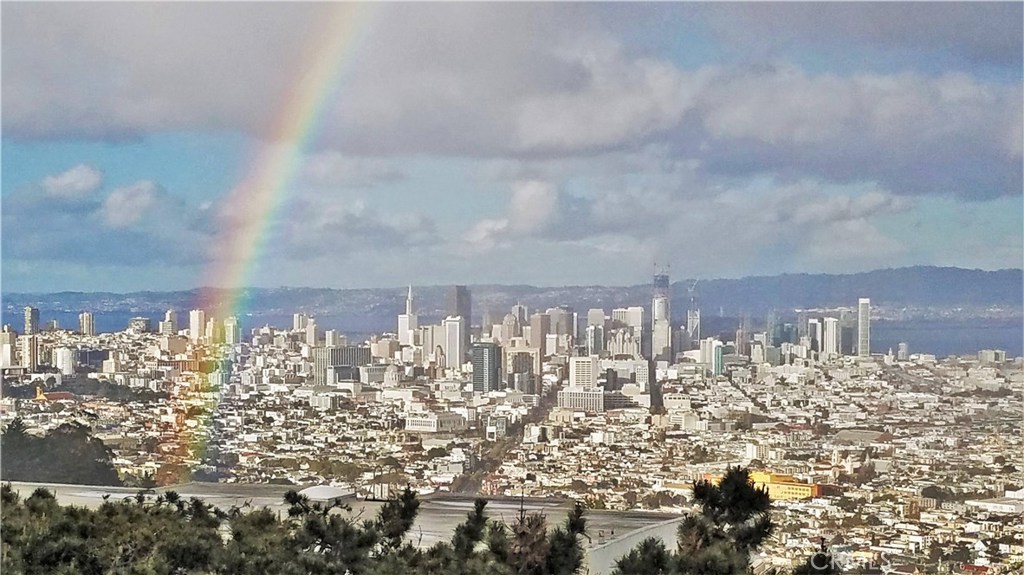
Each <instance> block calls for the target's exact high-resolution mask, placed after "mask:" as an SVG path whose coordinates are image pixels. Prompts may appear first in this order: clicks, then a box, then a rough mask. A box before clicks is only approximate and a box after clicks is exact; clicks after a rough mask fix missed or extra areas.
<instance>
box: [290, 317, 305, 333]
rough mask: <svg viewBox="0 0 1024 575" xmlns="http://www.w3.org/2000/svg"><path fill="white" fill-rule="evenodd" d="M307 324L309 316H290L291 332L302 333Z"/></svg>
mask: <svg viewBox="0 0 1024 575" xmlns="http://www.w3.org/2000/svg"><path fill="white" fill-rule="evenodd" d="M307 323H309V316H308V315H306V314H304V313H296V314H292V331H304V330H305V329H306V324H307Z"/></svg>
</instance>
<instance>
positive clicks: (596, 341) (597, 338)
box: [586, 325, 605, 355]
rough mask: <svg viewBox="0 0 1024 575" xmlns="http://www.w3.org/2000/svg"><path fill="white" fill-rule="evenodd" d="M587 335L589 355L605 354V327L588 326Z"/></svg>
mask: <svg viewBox="0 0 1024 575" xmlns="http://www.w3.org/2000/svg"><path fill="white" fill-rule="evenodd" d="M586 335H587V342H586V343H587V355H601V354H602V353H604V350H605V342H604V325H588V326H587V334H586Z"/></svg>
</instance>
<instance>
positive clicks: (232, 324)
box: [224, 316, 242, 345]
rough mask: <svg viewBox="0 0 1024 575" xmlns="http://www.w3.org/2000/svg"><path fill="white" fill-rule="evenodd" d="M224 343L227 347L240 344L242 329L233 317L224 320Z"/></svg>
mask: <svg viewBox="0 0 1024 575" xmlns="http://www.w3.org/2000/svg"><path fill="white" fill-rule="evenodd" d="M224 343H226V344H228V345H237V344H239V343H242V327H241V326H240V325H239V324H238V318H237V317H235V316H231V317H229V318H227V319H225V320H224Z"/></svg>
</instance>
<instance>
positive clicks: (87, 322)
mask: <svg viewBox="0 0 1024 575" xmlns="http://www.w3.org/2000/svg"><path fill="white" fill-rule="evenodd" d="M78 331H79V332H81V334H82V335H96V318H94V317H93V315H92V312H91V311H83V312H82V313H80V314H78Z"/></svg>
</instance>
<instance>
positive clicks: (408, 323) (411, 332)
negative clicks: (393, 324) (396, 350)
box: [398, 286, 419, 345]
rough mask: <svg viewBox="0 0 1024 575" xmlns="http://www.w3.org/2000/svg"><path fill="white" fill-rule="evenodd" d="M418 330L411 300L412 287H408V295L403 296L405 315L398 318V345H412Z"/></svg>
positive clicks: (417, 322)
mask: <svg viewBox="0 0 1024 575" xmlns="http://www.w3.org/2000/svg"><path fill="white" fill-rule="evenodd" d="M418 328H419V318H417V317H416V311H415V308H414V303H413V299H412V286H409V293H408V294H407V295H406V296H405V313H403V314H399V316H398V343H399V344H401V345H414V344H415V339H416V338H415V333H416V330H417V329H418Z"/></svg>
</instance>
